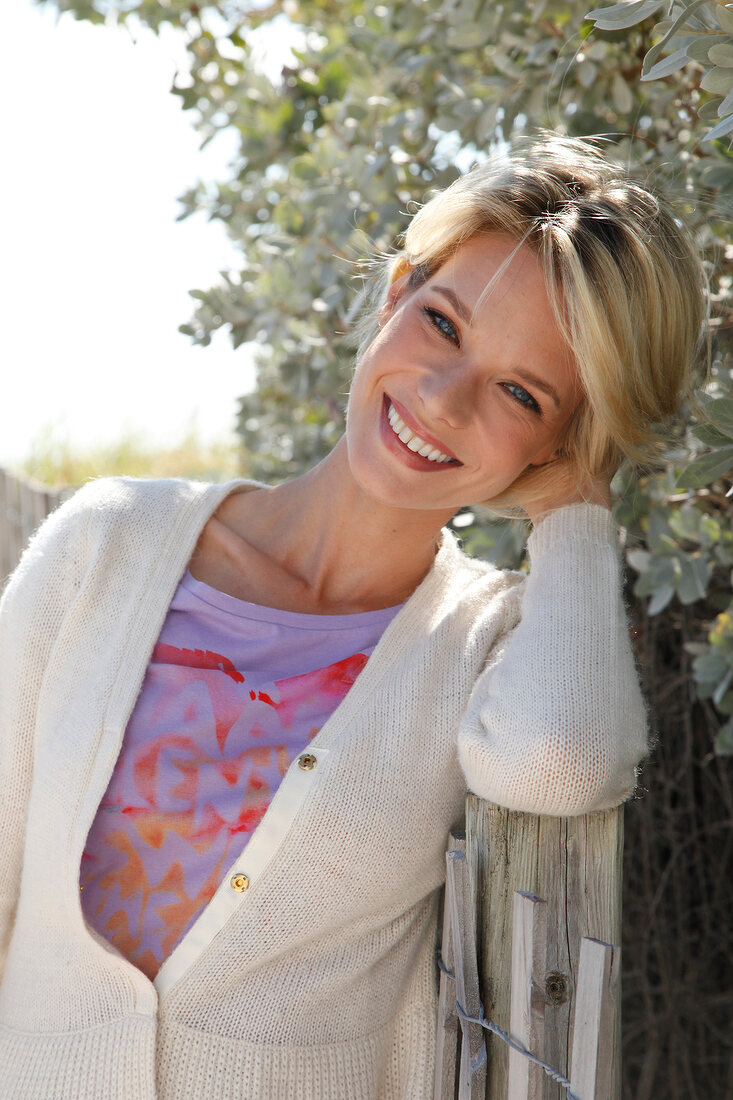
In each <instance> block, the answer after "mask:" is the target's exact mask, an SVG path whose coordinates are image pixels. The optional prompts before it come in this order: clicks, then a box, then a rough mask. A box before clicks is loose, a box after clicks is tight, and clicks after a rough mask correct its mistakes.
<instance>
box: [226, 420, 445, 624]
mask: <svg viewBox="0 0 733 1100" xmlns="http://www.w3.org/2000/svg"><path fill="white" fill-rule="evenodd" d="M239 499H240V501H241V520H242V527H241V533H242V534H244V537H246V539H247V541H248V542H249V543H250V544H251V545H253V546H254V547H255V549H256V550H257V551H259V552H260V553H261V554H263V555H264V556H266V557H267V558H268V559H269V561H271V562H273V561H274V562H275V563H277V566H278V567H279V568H280V569H282V570H284V571H285V573H286V574H287V575H288V576H289V577H291V578H292V579H293V580H294V582H296V583H297V584H298V585H299V586H302V588H303V595H304V600H305V602H307V603H308V604H310V605H312V606H313V607H318V608H319V609H322V610H323V611H331V612H333V611H335V610H337V609H344V610H347V611H350V610H370V609H373V608H378V607H388V606H390V605H393V604H397V603H401V602H403V601H404V600H405V599H407V598H408V597H409V596H410V595H411V594H412V592H413V591H414V590H415V588H416V587H417V586H418V584H419V583H420V581H421V580H422V579H423V577H424V576H425V575H426V574H427V572H428V571H429V569H430V567H431V565H432V562H433V559H434V557H435V553H436V548H437V540H438V535H439V532H440V529H441V527H442V526H443V525H444V524H445V523H446V522H447V520H448V519H449V518H450V515H449V514H447V513H446V512H444V511H419V510H417V509H410V508H392V507H387V506H385V505H382V504H381V503H380V502H379V501H376V500H374V499H373V498H372V497H370V496H368V495H367V494H365V493H364V492H363V490H362V489H361V488H360V486H359V485H358V484H356V482H355V481H354V479H353V477H352V476H351V471H350V468H349V464H348V459H347V454H346V443H345V440H343V439H342V440H341V441H340V442H339V443H338V444H337V446H336V447H335V448H334V450H333V451H332V452H331V454H330V455H328V457H327V458H325V459H324V460H323V462H321V463H319V465H318V466H316V467H315V468H314V469H313V470H311V471H309V472H308V473H307V474H304V475H302V476H301V477H298V478H295V479H294V480H293V481H290V482H287V483H285V484H284V485H280V486H277V487H276V488H274V489H266V490H262V491H261V492H258V493H253V494H244V495H243V496H241V497H240V498H239ZM245 513H246V514H245ZM245 530H246V534H245Z"/></svg>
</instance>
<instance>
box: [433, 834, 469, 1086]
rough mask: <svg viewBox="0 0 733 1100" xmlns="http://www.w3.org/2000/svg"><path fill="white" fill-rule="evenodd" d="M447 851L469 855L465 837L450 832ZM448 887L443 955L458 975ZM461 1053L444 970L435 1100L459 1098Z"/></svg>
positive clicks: (451, 986)
mask: <svg viewBox="0 0 733 1100" xmlns="http://www.w3.org/2000/svg"><path fill="white" fill-rule="evenodd" d="M448 850H449V851H457V852H461V853H462V854H463V855H464V856H465V854H466V834H465V833H463V832H460V833H459V832H451V834H450V837H449V839H448ZM448 890H449V886H448V880H447V877H446V891H445V895H444V900H443V936H442V940H441V945H442V946H441V956H442V959H443V965H444V966H445V967H446V969H447V970H449V971H453V973H455V970H454V967H455V960H454V958H453V937H452V935H451V903H450V902H449V901H448V899H447V894H448ZM457 1052H458V1014H457V1012H456V983H455V979H454V978H451V977H449V976H448V974H446V973H445V972H444V971H442V970H441V972H440V986H439V990H438V1037H437V1043H436V1050H435V1083H434V1087H433V1097H434V1100H454V1098H455V1095H456V1084H457V1082H456V1055H457Z"/></svg>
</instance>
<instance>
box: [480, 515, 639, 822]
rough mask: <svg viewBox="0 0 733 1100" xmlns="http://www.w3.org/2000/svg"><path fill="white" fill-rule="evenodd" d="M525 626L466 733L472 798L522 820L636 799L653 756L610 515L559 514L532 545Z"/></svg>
mask: <svg viewBox="0 0 733 1100" xmlns="http://www.w3.org/2000/svg"><path fill="white" fill-rule="evenodd" d="M528 550H529V556H530V573H529V577H528V578H527V580H526V582H525V584H524V585H523V586H522V588H521V589H520V592H521V596H520V598H521V612H520V614H521V618H520V621H519V622H518V624H517V625H516V626H515V627H514V629H513V630H512V631H511V633H509V634H508V635H507V636H505V637H504V638H503V639H502V640H501V641H500V642H499V643H498V644H497V646H496V647H495V649H494V651H492V653H491V654H490V655H489V659H488V662H487V664H486V667H485V669H484V671H483V673H482V675H481V676H480V677H479V680H478V681H477V683H476V685H475V688H474V691H473V693H472V696H471V700H470V702H469V706H468V709H467V712H466V714H465V716H464V719H463V722H462V725H461V728H460V731H459V756H460V760H461V764H462V766H463V770H464V773H465V777H466V781H467V784H468V787H469V789H470V790H471V791H473V792H474V793H475V794H477V795H479V796H480V797H481V798H485V799H488V800H490V801H491V802H495V803H497V804H499V805H502V806H505V807H507V808H509V809H513V810H523V811H526V812H530V813H538V814H555V815H574V814H583V813H588V812H590V811H591V810H600V809H607V808H609V807H611V806H615V805H617V804H618V803H619V802H622V801H623V800H624V799H626V798H628V797H629V795H630V794H631V793H632V792H633V790H634V788H635V786H636V772H637V766H638V763H639V761H640V759H641V757H642V756H644V754H645V753H646V751H647V723H646V713H645V707H644V703H643V700H642V696H641V691H640V688H639V682H638V678H637V674H636V668H635V665H634V658H633V654H632V649H631V642H630V638H629V631H628V624H627V620H626V614H625V610H624V606H623V603H622V599H621V562H620V552H619V547H618V536H617V530H616V526H615V524H614V521H613V519H612V517H611V514H610V512H608V511H607V510H606V509H605V508H601V507H599V506H597V505H590V504H579V505H571V506H567V507H564V508H559V509H557V510H556V511H555V512H552V513H550V514H549V515H548V516H547V517H546V518H545V519H544V520H543V521H542V522H541V523H540V524H538V526H537V527H536V528H535V529H534V531H533V532H532V534H531V535H530V538H529V541H528Z"/></svg>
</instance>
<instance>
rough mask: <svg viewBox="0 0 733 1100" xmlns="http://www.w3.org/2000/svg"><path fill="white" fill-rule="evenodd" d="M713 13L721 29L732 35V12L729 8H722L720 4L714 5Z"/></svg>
mask: <svg viewBox="0 0 733 1100" xmlns="http://www.w3.org/2000/svg"><path fill="white" fill-rule="evenodd" d="M713 11H714V13H715V16H716V18H717V20H718V22H719V23H720V26H721V29H722V30H724V31H726V32H727V33H728V34H733V11H731V9H730V8H727V7H724V6H723V5H722V4H716V5H715V7H714V8H713Z"/></svg>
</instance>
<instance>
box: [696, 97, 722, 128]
mask: <svg viewBox="0 0 733 1100" xmlns="http://www.w3.org/2000/svg"><path fill="white" fill-rule="evenodd" d="M722 102H723V97H722V96H718V97H716V98H715V99H709V100H708V101H707V103H703V105H702V107H701V108H700V110H699V111H698V112H697V117H698V118H699V119H702V121H703V122H713V121H714V120H715V119H717V118H720V115H719V114H718V107H719V106H720V104H721V103H722Z"/></svg>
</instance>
